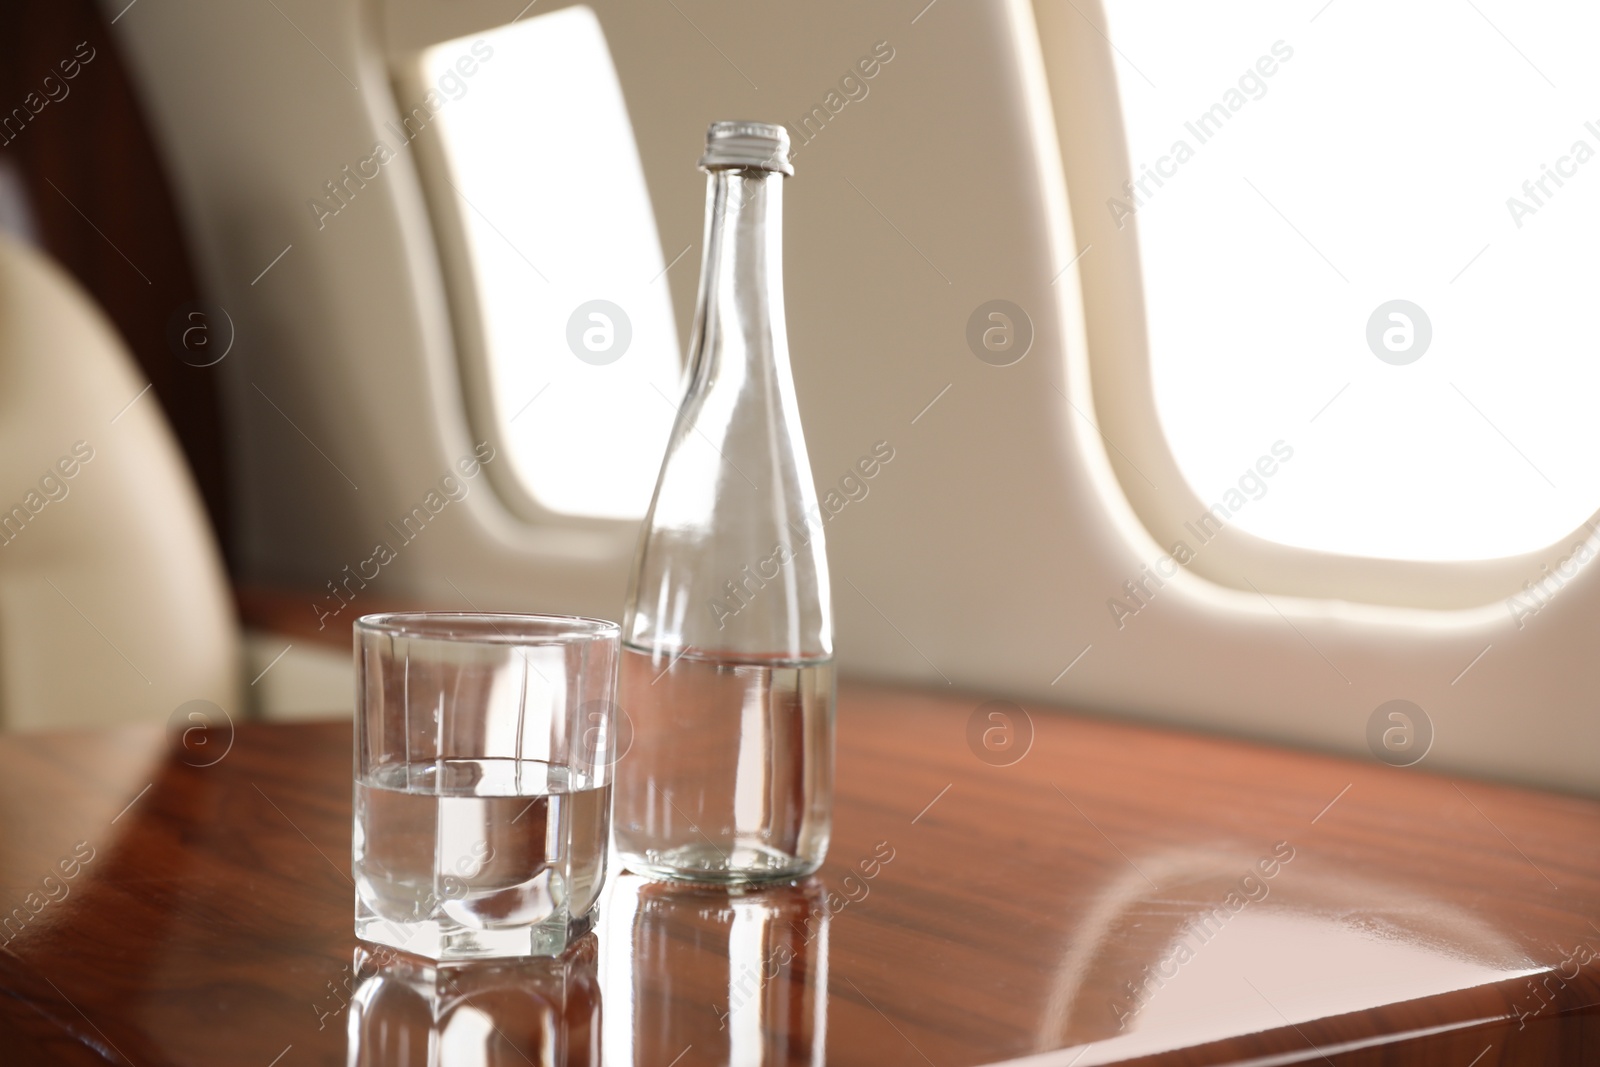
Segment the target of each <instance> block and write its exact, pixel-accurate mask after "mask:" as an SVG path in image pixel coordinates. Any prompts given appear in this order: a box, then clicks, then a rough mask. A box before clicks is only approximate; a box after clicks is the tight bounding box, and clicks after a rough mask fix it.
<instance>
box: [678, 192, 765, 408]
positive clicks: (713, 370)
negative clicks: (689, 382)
mask: <svg viewBox="0 0 1600 1067" xmlns="http://www.w3.org/2000/svg"><path fill="white" fill-rule="evenodd" d="M695 333H696V336H695V338H694V344H693V347H692V349H691V352H692V360H693V363H692V366H691V374H692V376H693V379H694V383H695V386H696V387H704V386H706V385H709V384H711V383H713V382H724V381H729V382H731V381H738V380H744V379H746V378H748V377H753V376H762V375H763V374H764V373H765V374H771V373H772V372H773V371H781V372H782V373H779V374H777V375H776V377H777V378H778V379H779V380H780V381H787V380H788V377H789V373H788V372H789V345H788V333H787V330H786V328H785V323H784V313H783V177H782V176H781V175H779V174H776V173H774V172H772V171H765V170H755V169H750V170H714V171H712V172H711V173H710V175H709V178H708V180H707V183H706V240H705V256H704V260H703V262H702V264H701V270H700V298H699V306H698V308H697V314H696V317H695Z"/></svg>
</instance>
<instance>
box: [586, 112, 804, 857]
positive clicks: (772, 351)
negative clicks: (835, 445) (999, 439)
mask: <svg viewBox="0 0 1600 1067" xmlns="http://www.w3.org/2000/svg"><path fill="white" fill-rule="evenodd" d="M788 149H789V138H788V134H787V133H786V132H785V131H784V129H783V127H781V126H769V125H765V124H761V123H750V122H719V123H715V124H714V125H712V127H711V128H710V130H709V131H708V132H707V134H706V153H705V156H704V157H703V158H702V159H701V160H700V167H701V169H702V170H704V171H705V172H706V173H707V175H708V182H707V186H708V188H707V196H706V228H705V245H704V258H703V259H702V262H701V268H700V295H699V304H698V307H697V309H696V311H695V317H694V327H693V331H692V334H691V342H690V368H689V385H688V391H687V395H686V396H685V397H684V400H683V404H682V406H681V407H680V409H679V411H678V420H677V423H676V424H675V425H674V427H673V431H672V436H671V438H670V440H669V442H668V445H667V454H666V458H665V459H664V460H663V462H662V465H661V474H660V477H659V479H658V480H657V482H656V491H655V497H654V498H653V499H652V501H651V504H650V511H649V513H648V514H647V515H646V516H645V520H644V527H643V530H642V531H641V533H640V538H639V548H638V554H637V556H636V558H635V561H634V570H633V578H632V582H631V584H630V589H629V593H628V604H627V609H626V613H625V615H624V621H623V652H622V661H621V677H620V679H619V685H620V692H619V698H620V703H621V706H622V709H623V711H624V712H625V713H626V714H627V715H628V716H629V718H630V719H631V722H632V726H633V732H634V736H633V741H632V744H631V746H630V748H629V749H628V751H627V753H626V754H625V755H624V756H623V757H622V759H621V760H620V762H619V763H618V764H617V768H616V770H617V778H616V802H615V803H616V807H615V814H614V826H615V835H616V844H617V850H618V853H619V855H620V856H621V858H622V861H623V862H624V863H625V864H626V865H627V866H628V867H629V868H630V869H632V870H634V871H636V872H638V873H640V874H644V875H647V876H651V877H664V878H678V879H686V880H690V881H702V882H722V883H734V884H737V883H745V882H758V881H772V880H779V879H790V878H798V877H800V876H802V875H806V874H809V873H810V872H812V871H814V870H816V869H817V867H819V866H820V865H821V863H822V859H823V856H824V854H825V853H826V852H827V848H828V835H829V830H830V827H831V809H832V803H833V729H834V725H833V719H834V677H833V623H832V610H831V607H830V601H829V591H828V563H827V556H826V553H825V551H824V548H823V538H822V520H821V514H822V513H821V511H820V510H819V509H818V506H817V493H816V487H815V486H814V485H813V483H812V480H811V467H810V464H809V461H808V460H807V458H806V445H805V440H804V438H803V437H802V436H801V432H800V414H799V410H798V408H797V406H796V403H795V392H794V379H793V376H792V375H791V373H790V370H789V346H788V338H787V333H786V327H785V324H784V309H783V241H782V207H783V179H784V178H786V177H788V176H789V175H791V174H793V173H794V168H793V167H792V166H790V164H789V161H788V158H787V157H788Z"/></svg>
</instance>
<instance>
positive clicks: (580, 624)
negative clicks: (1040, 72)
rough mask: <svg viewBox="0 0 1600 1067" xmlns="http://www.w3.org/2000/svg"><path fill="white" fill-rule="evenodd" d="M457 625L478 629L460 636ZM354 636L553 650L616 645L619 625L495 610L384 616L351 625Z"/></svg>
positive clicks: (585, 618)
mask: <svg viewBox="0 0 1600 1067" xmlns="http://www.w3.org/2000/svg"><path fill="white" fill-rule="evenodd" d="M463 626H477V627H482V628H481V629H473V630H470V631H464V630H462V629H459V627H463ZM355 631H356V633H358V634H363V635H365V634H371V635H373V636H378V637H391V638H404V639H406V640H411V641H439V642H445V643H450V644H481V645H528V646H539V645H558V644H570V643H573V642H579V641H605V640H617V639H620V638H621V636H622V626H621V625H620V624H618V623H614V622H611V621H609V620H607V619H594V618H590V617H588V616H586V615H544V614H536V613H521V612H509V611H507V612H498V611H385V612H379V613H377V614H373V615H363V616H361V617H360V618H359V619H357V620H356V621H355Z"/></svg>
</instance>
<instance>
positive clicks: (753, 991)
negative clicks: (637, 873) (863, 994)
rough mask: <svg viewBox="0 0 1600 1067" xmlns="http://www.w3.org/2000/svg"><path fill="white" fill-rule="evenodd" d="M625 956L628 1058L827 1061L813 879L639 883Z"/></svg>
mask: <svg viewBox="0 0 1600 1067" xmlns="http://www.w3.org/2000/svg"><path fill="white" fill-rule="evenodd" d="M633 967H634V974H633V996H634V1012H635V1029H634V1040H635V1045H634V1055H633V1064H634V1065H635V1067H662V1065H663V1064H668V1063H672V1062H674V1060H675V1059H676V1058H677V1057H679V1056H683V1060H682V1062H681V1063H680V1065H679V1067H692V1065H694V1064H738V1065H739V1067H774V1065H778V1064H819V1065H820V1064H821V1063H823V1061H824V1058H825V1053H826V1046H827V1002H828V996H827V989H828V908H827V904H826V901H825V899H824V890H823V887H822V885H821V883H819V882H818V881H816V880H815V879H807V880H805V881H804V882H801V883H799V884H798V885H783V886H772V887H765V888H753V889H745V890H729V889H723V888H712V887H706V886H691V885H682V884H672V883H645V884H643V885H641V886H640V888H639V890H638V904H637V910H636V911H635V912H634V922H633ZM686 1050H690V1051H688V1052H687V1054H685V1052H686Z"/></svg>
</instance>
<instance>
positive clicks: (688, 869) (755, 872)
mask: <svg viewBox="0 0 1600 1067" xmlns="http://www.w3.org/2000/svg"><path fill="white" fill-rule="evenodd" d="M619 856H620V858H621V860H622V863H623V865H624V866H626V867H627V868H628V870H630V871H632V872H633V873H635V874H640V875H643V876H644V877H646V878H654V879H658V880H660V879H667V880H670V881H674V882H700V883H706V884H711V885H761V884H766V883H769V882H792V881H795V880H797V879H800V878H804V877H805V876H806V875H808V874H811V873H813V872H814V871H816V869H817V868H818V867H821V866H822V859H821V858H820V857H819V858H817V859H806V858H804V857H800V856H791V855H789V854H788V853H786V852H780V851H778V850H777V849H775V848H768V847H766V846H765V845H749V844H738V845H734V846H733V847H732V848H730V849H727V850H722V849H717V848H713V847H712V846H711V845H710V844H705V843H701V844H694V845H680V846H679V847H677V848H674V849H666V850H656V849H646V850H644V851H643V852H629V851H627V850H620V851H619Z"/></svg>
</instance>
